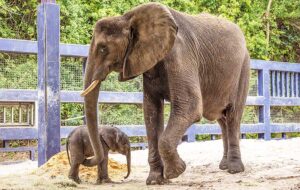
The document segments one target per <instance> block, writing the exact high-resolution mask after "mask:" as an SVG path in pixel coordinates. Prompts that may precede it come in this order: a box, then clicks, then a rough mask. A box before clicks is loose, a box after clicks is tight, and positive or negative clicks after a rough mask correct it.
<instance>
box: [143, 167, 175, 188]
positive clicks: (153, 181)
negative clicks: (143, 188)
mask: <svg viewBox="0 0 300 190" xmlns="http://www.w3.org/2000/svg"><path fill="white" fill-rule="evenodd" d="M162 171H163V169H160V170H156V171H150V173H149V176H148V178H147V180H146V184H147V185H163V184H167V183H170V181H169V180H168V179H165V178H164V176H163V172H162Z"/></svg>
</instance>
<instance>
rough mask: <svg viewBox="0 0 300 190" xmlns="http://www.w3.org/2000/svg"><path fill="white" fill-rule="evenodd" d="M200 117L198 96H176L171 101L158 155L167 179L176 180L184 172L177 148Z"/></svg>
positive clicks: (183, 165)
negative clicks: (169, 113) (169, 112)
mask: <svg viewBox="0 0 300 190" xmlns="http://www.w3.org/2000/svg"><path fill="white" fill-rule="evenodd" d="M181 97H182V98H183V97H184V98H183V99H181ZM201 116H202V100H201V98H199V96H189V95H186V96H178V97H176V99H175V100H174V101H171V116H170V119H169V122H168V125H167V128H166V129H165V131H164V132H163V134H162V136H161V137H160V139H159V153H160V155H161V157H162V160H163V164H164V176H165V177H166V178H167V179H172V178H176V177H178V176H179V175H180V174H182V173H183V172H184V171H185V169H186V165H185V163H184V161H183V160H182V159H181V158H180V157H179V155H178V152H177V146H178V144H179V142H180V140H181V138H182V136H183V135H184V133H185V132H186V130H187V129H188V128H189V127H190V126H191V125H192V124H193V123H194V122H195V121H199V120H200V118H201Z"/></svg>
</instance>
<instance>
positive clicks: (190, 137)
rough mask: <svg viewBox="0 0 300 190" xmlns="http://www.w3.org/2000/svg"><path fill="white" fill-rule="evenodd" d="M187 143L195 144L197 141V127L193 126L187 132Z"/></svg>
mask: <svg viewBox="0 0 300 190" xmlns="http://www.w3.org/2000/svg"><path fill="white" fill-rule="evenodd" d="M186 141H187V142H195V141H196V131H195V125H194V124H193V125H191V126H190V127H189V128H188V130H187V139H186Z"/></svg>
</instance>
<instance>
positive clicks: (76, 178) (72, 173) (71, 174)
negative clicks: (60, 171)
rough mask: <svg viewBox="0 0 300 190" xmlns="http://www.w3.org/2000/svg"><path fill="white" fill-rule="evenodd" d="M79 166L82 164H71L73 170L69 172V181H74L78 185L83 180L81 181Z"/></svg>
mask: <svg viewBox="0 0 300 190" xmlns="http://www.w3.org/2000/svg"><path fill="white" fill-rule="evenodd" d="M79 166H80V164H77V163H72V164H71V169H70V171H69V175H68V177H69V179H72V180H73V181H75V182H76V183H81V180H80V179H79V175H78V174H79Z"/></svg>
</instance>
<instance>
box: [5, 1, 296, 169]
mask: <svg viewBox="0 0 300 190" xmlns="http://www.w3.org/2000/svg"><path fill="white" fill-rule="evenodd" d="M54 2H55V1H52V3H43V4H41V5H40V6H39V7H38V41H37V42H36V41H27V40H15V39H1V38H0V53H1V52H5V53H21V54H36V55H37V56H38V86H37V89H36V90H23V89H0V104H7V103H9V104H16V105H19V104H20V105H21V104H25V105H30V106H31V108H30V109H32V110H34V112H35V113H34V114H32V115H31V116H30V117H31V118H28V120H27V121H28V122H29V123H28V126H26V127H24V126H20V125H16V124H12V125H9V124H7V123H6V122H4V124H0V140H4V141H5V142H6V141H7V140H25V139H38V143H39V144H38V150H39V151H38V154H39V155H38V159H39V165H41V164H43V163H45V162H46V161H47V160H48V159H49V158H50V157H51V156H52V155H53V154H55V153H57V152H59V151H60V139H61V138H66V137H67V135H68V134H69V133H70V131H72V130H73V129H74V127H68V126H64V127H61V126H60V103H65V102H69V103H71V102H72V103H74V102H76V103H83V98H82V97H80V92H79V91H65V90H60V77H59V66H60V61H59V59H60V57H64V56H71V57H87V55H88V49H89V46H88V45H75V44H60V43H59V7H58V5H56V4H55V3H54ZM83 69H84V66H83ZM251 69H252V70H256V71H257V73H258V84H257V85H258V86H257V94H256V96H248V98H247V102H246V104H247V105H252V106H258V107H259V122H258V123H255V124H242V125H241V133H242V134H247V133H258V134H263V138H264V139H265V140H270V139H271V133H287V132H300V124H299V123H280V124H278V123H271V118H270V108H271V106H300V64H297V63H283V62H273V61H262V60H251ZM50 71H51V72H50ZM142 102H143V95H142V93H141V92H108V91H101V92H100V96H99V103H109V104H142ZM30 106H29V107H30ZM4 117H5V116H4ZM19 117H20V118H19V119H20V120H22V114H19ZM33 117H34V118H35V119H32V118H33ZM33 121H34V123H33ZM30 122H31V123H30ZM12 123H14V122H12ZM3 125H4V126H3ZM31 125H32V126H31ZM117 127H119V128H121V129H122V131H124V132H125V133H126V134H127V135H128V136H146V130H145V127H144V126H143V125H122V126H117ZM197 134H210V135H219V134H221V129H220V127H219V126H218V125H217V124H204V125H199V124H193V125H192V126H191V127H190V128H189V129H188V131H187V132H186V137H187V138H186V140H187V141H188V142H193V141H195V137H196V135H197ZM134 146H145V144H143V143H140V144H139V143H138V144H134ZM34 150H35V149H32V148H28V147H21V148H15V149H13V148H10V147H8V145H7V143H5V147H4V148H1V149H0V152H5V151H30V152H31V154H33V155H34ZM31 157H32V159H34V158H33V156H31Z"/></svg>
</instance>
